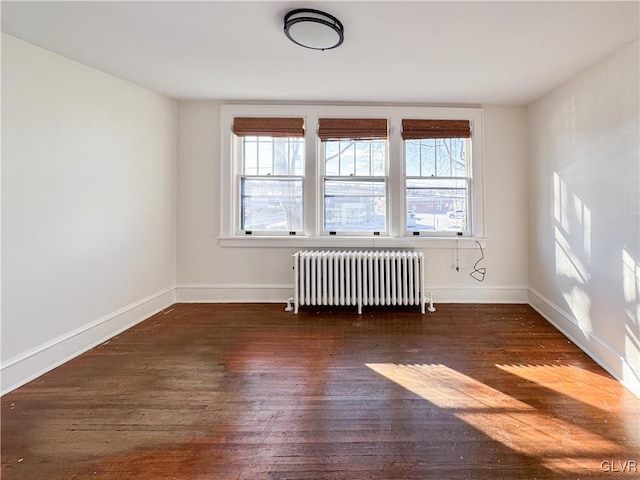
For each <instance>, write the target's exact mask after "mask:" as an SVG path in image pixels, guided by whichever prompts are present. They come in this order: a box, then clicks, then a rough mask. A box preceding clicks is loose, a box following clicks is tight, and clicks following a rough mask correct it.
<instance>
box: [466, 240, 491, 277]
mask: <svg viewBox="0 0 640 480" xmlns="http://www.w3.org/2000/svg"><path fill="white" fill-rule="evenodd" d="M476 243H477V244H478V247H479V248H480V258H479V259H478V261H477V262H476V263H475V264H474V265H473V272H471V273H470V274H469V276H470V277H471V278H473V279H474V280H477V281H478V282H483V281H484V276H485V275H486V274H487V269H486V268H485V267H480V268H478V264H479V263H480V262H481V261H482V260H483V259H484V250H482V245H480V242H479V241H477V240H476Z"/></svg>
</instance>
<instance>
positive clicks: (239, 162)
mask: <svg viewBox="0 0 640 480" xmlns="http://www.w3.org/2000/svg"><path fill="white" fill-rule="evenodd" d="M252 136H253V135H252ZM265 137H267V136H262V137H260V136H258V137H257V138H265ZM245 138H247V137H240V136H235V135H234V138H233V141H234V150H233V151H234V152H237V153H234V157H235V163H236V165H235V169H234V170H235V172H236V173H237V174H236V180H235V181H236V183H237V185H236V191H237V196H236V199H235V201H236V202H237V205H235V212H236V215H237V217H236V219H235V221H234V223H235V229H236V232H235V235H236V236H248V235H256V236H269V237H271V236H274V237H278V236H280V237H281V236H294V235H303V234H304V219H305V201H306V196H305V191H304V190H305V169H306V165H304V167H303V169H302V175H294V174H289V175H282V174H267V175H260V174H259V173H257V174H247V173H245V172H244V139H245ZM269 138H272V139H274V138H278V137H269ZM280 138H289V137H280ZM293 138H295V137H293ZM258 143H259V141H258ZM303 145H304V148H305V154H306V138H304V137H303ZM256 148H258V149H259V145H256ZM304 160H305V162H306V155H305V159H304ZM258 172H259V167H258ZM243 179H254V180H255V179H263V180H273V181H277V180H291V179H294V180H295V179H299V180H301V181H302V228H301V229H298V230H257V229H252V230H245V229H243V228H242V227H243V225H242V206H243V205H242V181H243ZM248 232H250V233H248Z"/></svg>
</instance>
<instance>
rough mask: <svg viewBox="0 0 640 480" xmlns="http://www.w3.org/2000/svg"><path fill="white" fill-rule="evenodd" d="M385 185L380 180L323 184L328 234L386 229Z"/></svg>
mask: <svg viewBox="0 0 640 480" xmlns="http://www.w3.org/2000/svg"><path fill="white" fill-rule="evenodd" d="M385 203H386V184H385V181H384V179H380V180H347V179H340V180H333V179H332V180H328V179H325V182H324V229H325V230H326V231H367V232H371V231H384V230H386V205H385Z"/></svg>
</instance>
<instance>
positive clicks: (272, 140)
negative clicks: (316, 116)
mask: <svg viewBox="0 0 640 480" xmlns="http://www.w3.org/2000/svg"><path fill="white" fill-rule="evenodd" d="M242 145H243V170H242V172H243V173H244V174H245V175H283V176H286V175H303V174H304V157H305V156H304V153H305V152H304V139H303V138H279V137H243V140H242Z"/></svg>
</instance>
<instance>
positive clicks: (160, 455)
mask: <svg viewBox="0 0 640 480" xmlns="http://www.w3.org/2000/svg"><path fill="white" fill-rule="evenodd" d="M437 307H438V310H437V312H435V313H434V314H428V315H424V316H423V315H420V314H419V313H418V312H417V311H416V309H415V307H414V308H411V309H409V310H393V309H380V310H375V311H371V310H369V311H366V310H365V313H364V314H363V315H361V316H358V315H357V314H356V313H355V311H354V309H353V308H349V309H346V310H339V309H333V310H331V309H322V310H319V309H306V310H303V311H302V312H301V313H300V314H299V315H294V314H292V313H286V312H284V308H283V305H262V304H260V305H258V304H251V305H211V304H194V305H187V304H177V305H174V306H173V307H171V308H169V309H167V310H165V311H164V312H161V313H160V314H158V315H155V316H154V317H152V318H150V319H148V320H147V321H145V322H143V323H141V324H139V325H138V326H136V327H134V328H132V329H130V330H128V331H126V332H124V333H122V334H121V335H119V336H117V337H115V338H113V339H111V340H110V341H108V342H106V343H104V344H102V345H100V346H98V347H96V348H94V349H93V350H91V351H89V352H87V353H86V354H84V355H82V356H80V357H78V358H76V359H74V360H72V361H70V362H68V363H66V364H65V365H63V366H61V367H59V368H57V369H55V370H54V371H52V372H50V373H48V374H46V375H44V376H42V377H40V378H38V379H36V380H35V381H33V382H31V383H29V384H28V385H25V386H24V387H22V388H19V389H17V390H15V391H13V392H11V393H9V394H7V395H5V396H4V397H3V398H2V439H1V440H2V470H1V473H2V475H1V477H2V480H23V479H24V480H39V479H43V480H57V479H60V480H62V479H64V480H73V479H100V480H106V479H109V480H115V479H117V480H125V479H149V480H151V479H152V480H171V479H179V480H196V479H197V480H204V479H207V480H227V479H233V480H243V479H244V480H262V479H265V480H266V479H269V480H275V479H280V480H285V479H287V480H301V479H315V480H338V479H339V480H358V479H369V480H371V479H376V480H396V479H416V480H417V479H420V480H424V479H438V480H442V479H463V478H469V479H491V480H495V479H510V480H511V479H548V478H572V479H577V478H586V477H588V478H620V477H625V478H639V477H640V474H639V473H638V472H639V471H640V465H639V464H640V400H639V399H638V398H637V397H635V396H633V395H632V394H631V393H629V392H628V391H627V390H625V389H624V388H623V387H622V386H621V385H620V384H618V383H617V382H616V381H615V380H613V379H612V378H611V377H610V376H609V375H608V374H607V373H606V372H605V371H604V370H602V369H601V368H600V367H598V366H597V365H596V364H595V363H594V362H593V361H592V360H591V359H590V358H589V357H587V356H586V355H585V354H584V353H582V352H581V351H580V350H579V349H578V348H577V347H576V346H575V345H573V344H572V343H570V342H569V341H568V340H567V339H566V338H565V337H564V336H562V335H561V334H560V333H559V332H558V331H556V330H555V329H554V328H553V327H552V326H550V325H549V324H548V323H547V322H545V321H544V320H543V319H542V318H541V317H540V316H539V315H538V314H537V313H535V311H533V310H532V309H531V308H530V307H528V306H525V305H445V304H441V305H437Z"/></svg>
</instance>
